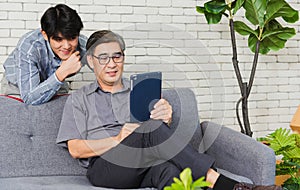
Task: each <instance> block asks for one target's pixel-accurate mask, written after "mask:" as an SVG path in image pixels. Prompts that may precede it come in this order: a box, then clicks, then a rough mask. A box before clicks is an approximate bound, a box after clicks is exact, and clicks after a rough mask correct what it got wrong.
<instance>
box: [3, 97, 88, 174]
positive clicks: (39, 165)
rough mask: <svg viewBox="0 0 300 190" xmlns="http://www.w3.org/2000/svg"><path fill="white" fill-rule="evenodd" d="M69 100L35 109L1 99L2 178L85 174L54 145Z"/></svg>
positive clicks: (53, 102)
mask: <svg viewBox="0 0 300 190" xmlns="http://www.w3.org/2000/svg"><path fill="white" fill-rule="evenodd" d="M66 99H67V96H60V97H58V98H56V99H54V100H52V101H50V102H48V103H45V104H42V105H38V106H32V105H26V104H24V103H21V102H19V101H16V100H13V99H10V98H7V97H0V121H1V123H0V150H1V156H0V168H1V169H0V177H18V176H49V175H84V174H85V170H84V169H83V168H81V167H80V166H79V165H78V163H77V161H76V160H74V159H73V158H72V157H70V155H69V153H68V151H66V150H65V149H64V148H61V147H58V146H57V145H56V144H55V140H56V136H57V133H58V128H59V124H60V121H61V115H62V112H63V107H64V104H65V101H66Z"/></svg>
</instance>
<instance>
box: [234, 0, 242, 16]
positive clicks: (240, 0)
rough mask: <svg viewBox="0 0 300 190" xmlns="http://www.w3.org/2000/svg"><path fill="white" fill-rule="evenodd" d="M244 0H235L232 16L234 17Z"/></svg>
mask: <svg viewBox="0 0 300 190" xmlns="http://www.w3.org/2000/svg"><path fill="white" fill-rule="evenodd" d="M244 2H245V0H236V2H235V6H234V9H233V15H235V14H236V13H237V11H238V10H239V9H240V8H241V7H242V6H243V4H244Z"/></svg>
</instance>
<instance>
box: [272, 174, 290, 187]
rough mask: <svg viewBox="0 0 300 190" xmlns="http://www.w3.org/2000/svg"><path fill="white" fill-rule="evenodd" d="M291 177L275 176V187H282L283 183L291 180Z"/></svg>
mask: <svg viewBox="0 0 300 190" xmlns="http://www.w3.org/2000/svg"><path fill="white" fill-rule="evenodd" d="M290 177H291V176H290V175H277V176H275V185H278V186H281V185H283V183H284V182H285V181H286V180H287V179H289V178H290Z"/></svg>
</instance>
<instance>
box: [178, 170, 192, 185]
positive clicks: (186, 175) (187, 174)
mask: <svg viewBox="0 0 300 190" xmlns="http://www.w3.org/2000/svg"><path fill="white" fill-rule="evenodd" d="M179 177H180V180H181V181H182V183H183V185H184V187H185V189H190V186H191V184H192V182H193V179H192V171H191V169H190V168H185V169H184V170H183V171H182V172H181V173H180V175H179Z"/></svg>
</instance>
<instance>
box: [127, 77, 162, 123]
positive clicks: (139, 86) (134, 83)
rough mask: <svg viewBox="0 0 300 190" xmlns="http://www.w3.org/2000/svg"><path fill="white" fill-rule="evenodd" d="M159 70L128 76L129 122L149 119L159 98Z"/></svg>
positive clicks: (160, 78)
mask: <svg viewBox="0 0 300 190" xmlns="http://www.w3.org/2000/svg"><path fill="white" fill-rule="evenodd" d="M161 80H162V74H161V72H149V73H142V74H134V75H131V76H130V84H131V91H130V122H134V123H137V122H143V121H146V120H149V119H150V112H151V111H152V110H153V106H154V104H155V103H156V102H157V101H158V100H159V99H160V98H161Z"/></svg>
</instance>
